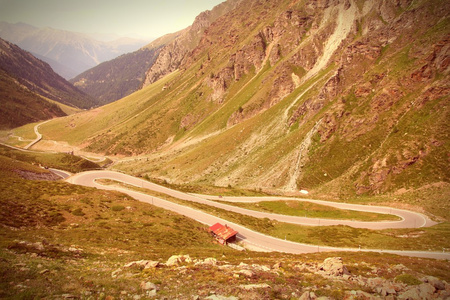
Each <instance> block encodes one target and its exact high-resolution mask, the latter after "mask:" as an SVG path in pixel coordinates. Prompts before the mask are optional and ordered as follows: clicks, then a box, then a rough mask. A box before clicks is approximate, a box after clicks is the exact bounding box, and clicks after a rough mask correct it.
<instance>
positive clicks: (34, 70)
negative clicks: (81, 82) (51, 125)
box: [0, 39, 96, 128]
mask: <svg viewBox="0 0 450 300" xmlns="http://www.w3.org/2000/svg"><path fill="white" fill-rule="evenodd" d="M0 77H1V82H0V84H1V91H0V93H1V95H2V108H1V116H2V118H1V120H2V122H1V125H2V127H5V128H11V127H17V126H20V125H24V124H26V123H30V122H36V121H38V120H45V119H49V118H52V117H57V116H64V115H65V113H64V112H63V111H62V110H61V109H60V108H59V107H58V106H57V105H56V104H54V103H51V102H49V101H48V99H50V100H53V101H56V102H59V103H63V104H66V105H68V106H72V107H79V108H90V107H92V106H95V105H96V102H95V100H94V99H92V98H91V97H89V96H87V95H86V94H84V93H83V92H81V91H79V90H78V89H76V88H75V87H74V86H73V85H71V84H70V83H69V82H67V81H66V80H65V79H63V78H62V77H60V76H59V75H57V74H56V73H55V72H53V70H52V69H51V68H50V66H49V65H48V64H46V63H45V62H43V61H41V60H39V59H37V58H35V57H34V56H33V55H31V54H30V53H28V52H26V51H24V50H22V49H20V48H19V47H18V46H16V45H14V44H11V43H9V42H7V41H5V40H2V39H0ZM45 98H47V99H45Z"/></svg>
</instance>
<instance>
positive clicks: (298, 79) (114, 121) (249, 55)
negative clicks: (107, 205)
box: [43, 0, 450, 199]
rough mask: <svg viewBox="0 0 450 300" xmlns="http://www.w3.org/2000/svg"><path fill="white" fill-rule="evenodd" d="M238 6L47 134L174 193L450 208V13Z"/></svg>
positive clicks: (376, 6) (407, 5) (348, 3)
mask: <svg viewBox="0 0 450 300" xmlns="http://www.w3.org/2000/svg"><path fill="white" fill-rule="evenodd" d="M227 3H228V4H232V5H235V8H234V9H232V10H230V11H229V12H227V13H225V14H224V15H222V16H221V17H218V18H217V19H216V20H215V21H213V22H211V23H210V24H208V25H207V27H206V28H205V29H204V30H202V31H201V32H202V33H201V34H200V37H199V39H198V42H195V43H192V44H191V47H188V46H186V45H181V44H177V41H180V40H179V39H178V38H177V39H176V41H175V42H173V43H172V44H171V46H168V45H167V46H165V47H164V48H163V50H162V51H161V54H160V55H159V57H158V60H157V62H156V63H155V64H154V66H153V67H152V68H151V69H150V70H149V72H148V73H147V79H148V81H147V83H148V84H149V85H148V86H146V87H145V88H143V89H142V90H140V91H138V92H136V93H134V94H132V95H130V96H128V97H125V98H123V99H121V100H119V101H117V102H115V103H112V104H109V105H107V106H104V107H102V108H101V109H97V110H95V111H91V112H86V113H85V114H84V115H79V116H77V118H74V117H68V118H66V119H64V120H60V121H59V122H61V123H62V124H68V123H70V124H72V125H73V126H70V127H69V126H66V127H65V128H66V129H65V131H64V132H58V133H56V132H51V131H50V130H46V131H45V132H44V133H45V134H47V136H48V137H49V138H53V139H57V140H58V139H63V140H64V139H65V137H67V136H71V137H76V138H72V139H71V141H72V142H74V143H78V145H83V146H86V147H87V149H88V150H90V151H97V152H103V153H106V154H110V155H115V154H117V155H126V156H135V155H140V156H143V159H140V157H136V160H126V161H124V162H123V163H122V164H116V166H115V167H116V168H119V169H122V170H125V171H128V172H132V173H134V174H137V175H142V176H146V175H147V176H149V177H152V178H159V179H161V180H167V181H168V182H171V183H176V184H196V185H216V186H237V187H243V188H252V189H263V190H266V191H272V190H273V191H277V192H284V193H292V192H296V191H298V190H299V189H305V190H308V191H310V192H311V194H312V195H320V196H321V197H331V198H341V199H342V198H352V197H356V196H361V195H376V194H387V193H396V195H397V194H403V193H406V192H411V191H413V192H412V193H415V194H419V193H416V192H415V191H423V190H431V189H443V192H442V193H441V192H440V193H438V194H440V196H438V197H441V198H442V199H444V198H445V197H446V196H445V195H447V196H448V194H449V186H450V184H449V182H450V172H449V168H448V153H450V144H449V141H450V139H449V136H448V134H449V132H450V130H449V123H448V120H449V109H450V108H449V105H448V104H449V91H450V86H449V82H450V80H449V71H450V60H449V57H450V55H449V54H450V47H449V45H450V43H449V42H450V29H449V28H450V27H449V26H448V24H449V11H450V3H449V2H448V1H440V0H431V1H430V0H420V1H409V0H404V1H403V0H402V1H383V2H379V1H364V2H362V1H353V0H328V1H326V0H323V1H307V2H305V1H299V0H298V1H292V0H285V1H278V0H277V1H275V0H268V1H259V0H247V1H228V2H227ZM416 24H420V26H417V25H416ZM189 49H192V50H189ZM162 55H163V56H164V57H166V58H168V59H166V60H164V62H165V63H163V59H162ZM169 58H170V59H169ZM164 74H168V75H165V76H164ZM158 78H160V79H159V80H158ZM150 83H151V84H150ZM94 116H95V119H94ZM55 124H57V123H55ZM61 127H63V126H62V125H61ZM45 128H46V126H43V129H44V130H45Z"/></svg>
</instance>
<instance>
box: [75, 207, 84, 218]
mask: <svg viewBox="0 0 450 300" xmlns="http://www.w3.org/2000/svg"><path fill="white" fill-rule="evenodd" d="M72 215H74V216H79V217H82V216H84V215H85V213H84V212H83V210H82V209H81V208H77V209H75V210H74V211H72Z"/></svg>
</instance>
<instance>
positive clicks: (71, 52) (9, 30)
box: [0, 22, 146, 79]
mask: <svg viewBox="0 0 450 300" xmlns="http://www.w3.org/2000/svg"><path fill="white" fill-rule="evenodd" d="M0 37H1V38H3V39H5V40H8V41H10V42H12V43H14V44H16V45H18V46H19V47H21V48H22V49H25V50H27V51H30V52H31V53H33V54H36V55H40V56H41V57H42V58H43V60H44V61H45V62H47V63H48V64H50V65H51V66H52V68H53V70H55V72H57V73H58V74H60V75H61V76H62V77H64V78H66V79H70V78H73V77H75V76H76V75H78V74H80V73H82V72H84V71H86V70H88V69H90V68H92V67H94V66H96V65H98V64H99V63H101V62H104V61H108V60H111V59H113V58H115V57H117V56H120V55H122V54H125V53H128V52H132V51H135V50H137V49H139V48H140V47H142V46H144V45H145V44H146V42H145V41H141V40H136V39H130V38H121V39H117V40H114V41H111V42H103V41H98V40H95V39H93V38H91V37H89V36H87V35H84V34H81V33H75V32H69V31H64V30H58V29H53V28H37V27H34V26H31V25H28V24H24V23H17V24H10V23H7V22H0ZM41 57H40V58H41Z"/></svg>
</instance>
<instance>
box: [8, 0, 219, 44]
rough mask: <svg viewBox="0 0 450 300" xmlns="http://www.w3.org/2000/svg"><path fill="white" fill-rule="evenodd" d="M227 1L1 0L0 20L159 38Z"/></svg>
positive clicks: (71, 29)
mask: <svg viewBox="0 0 450 300" xmlns="http://www.w3.org/2000/svg"><path fill="white" fill-rule="evenodd" d="M223 1H225V0H0V21H6V22H9V23H16V22H24V23H27V24H30V25H33V26H36V27H52V28H55V29H64V30H69V31H76V32H85V33H106V34H110V33H115V34H119V35H122V36H142V37H146V38H156V37H159V36H162V35H164V34H166V33H171V32H175V31H178V30H180V29H183V28H185V27H187V26H189V25H191V24H192V22H193V21H194V19H195V17H196V16H197V15H198V14H199V13H200V12H202V11H204V10H207V9H211V8H213V7H214V6H216V5H217V4H219V3H221V2H223Z"/></svg>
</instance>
